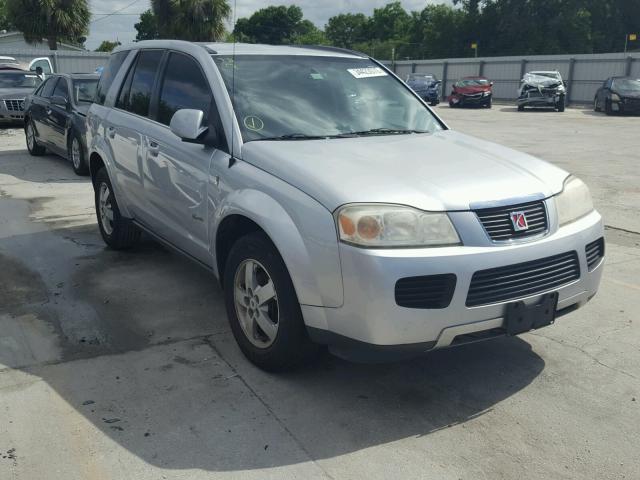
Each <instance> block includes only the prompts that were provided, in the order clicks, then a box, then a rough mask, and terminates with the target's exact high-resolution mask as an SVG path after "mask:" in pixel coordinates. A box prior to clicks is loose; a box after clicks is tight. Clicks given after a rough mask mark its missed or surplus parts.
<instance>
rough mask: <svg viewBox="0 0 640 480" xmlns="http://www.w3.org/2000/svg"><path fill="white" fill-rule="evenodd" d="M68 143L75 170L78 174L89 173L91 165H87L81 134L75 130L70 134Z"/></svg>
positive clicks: (69, 154) (69, 155)
mask: <svg viewBox="0 0 640 480" xmlns="http://www.w3.org/2000/svg"><path fill="white" fill-rule="evenodd" d="M68 144H69V145H67V155H68V157H69V160H71V165H72V166H73V171H74V172H75V173H76V175H80V176H87V175H89V167H87V162H86V160H85V158H84V147H83V146H82V141H81V140H80V136H79V135H78V134H77V133H76V132H75V131H73V130H72V131H71V132H70V134H69V142H68Z"/></svg>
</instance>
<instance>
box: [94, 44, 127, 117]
mask: <svg viewBox="0 0 640 480" xmlns="http://www.w3.org/2000/svg"><path fill="white" fill-rule="evenodd" d="M127 55H129V51H128V50H125V51H123V52H118V53H114V54H113V55H111V57H110V58H109V63H108V64H107V66H106V67H105V68H104V70H103V71H102V75H101V76H100V81H99V82H98V88H97V89H96V103H98V104H100V105H104V100H105V99H106V98H107V92H108V91H109V87H111V84H112V83H113V80H114V78H116V75H117V74H118V70H120V67H121V66H122V63H123V62H124V60H125V58H127Z"/></svg>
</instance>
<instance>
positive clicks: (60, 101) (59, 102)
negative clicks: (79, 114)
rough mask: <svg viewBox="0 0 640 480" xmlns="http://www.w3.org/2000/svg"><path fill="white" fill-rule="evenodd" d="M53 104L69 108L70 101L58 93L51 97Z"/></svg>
mask: <svg viewBox="0 0 640 480" xmlns="http://www.w3.org/2000/svg"><path fill="white" fill-rule="evenodd" d="M51 105H58V106H60V107H65V108H67V105H68V102H67V99H66V98H64V97H61V96H59V95H56V96H54V97H51Z"/></svg>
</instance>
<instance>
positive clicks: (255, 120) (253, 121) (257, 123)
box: [243, 115, 264, 132]
mask: <svg viewBox="0 0 640 480" xmlns="http://www.w3.org/2000/svg"><path fill="white" fill-rule="evenodd" d="M243 123H244V126H245V127H247V128H248V129H249V130H253V131H254V132H259V131H260V130H262V129H263V128H264V122H263V121H262V119H261V118H260V117H256V116H255V115H249V116H248V117H244V122H243Z"/></svg>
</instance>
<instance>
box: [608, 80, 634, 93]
mask: <svg viewBox="0 0 640 480" xmlns="http://www.w3.org/2000/svg"><path fill="white" fill-rule="evenodd" d="M611 86H612V88H617V89H620V90H631V91H634V92H638V91H640V80H632V79H630V78H619V79H616V80H614V81H613V84H612V85H611Z"/></svg>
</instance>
